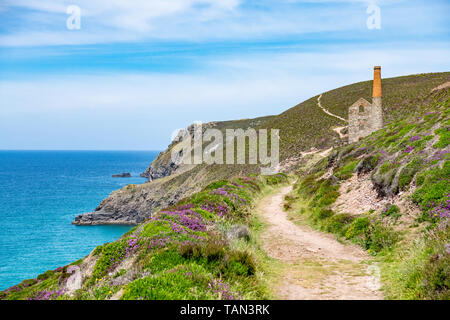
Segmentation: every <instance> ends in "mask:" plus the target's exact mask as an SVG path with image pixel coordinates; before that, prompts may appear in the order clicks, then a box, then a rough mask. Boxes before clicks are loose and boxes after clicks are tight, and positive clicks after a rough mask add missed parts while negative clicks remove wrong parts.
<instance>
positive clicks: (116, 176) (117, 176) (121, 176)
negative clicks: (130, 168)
mask: <svg viewBox="0 0 450 320" xmlns="http://www.w3.org/2000/svg"><path fill="white" fill-rule="evenodd" d="M112 177H113V178H130V177H131V174H130V173H129V172H124V173H119V174H113V175H112Z"/></svg>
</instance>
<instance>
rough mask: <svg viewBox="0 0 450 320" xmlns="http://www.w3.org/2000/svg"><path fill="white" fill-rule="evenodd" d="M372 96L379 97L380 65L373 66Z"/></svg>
mask: <svg viewBox="0 0 450 320" xmlns="http://www.w3.org/2000/svg"><path fill="white" fill-rule="evenodd" d="M372 97H373V98H377V97H380V98H381V67H380V66H376V67H374V68H373V90H372Z"/></svg>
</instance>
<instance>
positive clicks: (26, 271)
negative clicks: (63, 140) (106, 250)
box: [0, 151, 159, 290]
mask: <svg viewBox="0 0 450 320" xmlns="http://www.w3.org/2000/svg"><path fill="white" fill-rule="evenodd" d="M158 153H159V152H158V151H0V290H3V289H6V288H8V287H10V286H12V285H15V284H18V283H20V282H21V281H22V280H24V279H29V278H35V277H36V276H37V275H39V274H41V273H43V272H45V271H47V270H53V269H55V268H57V267H60V266H64V265H66V264H69V263H71V262H73V261H76V260H78V259H80V258H82V257H84V256H86V255H87V254H89V252H91V251H92V249H94V248H95V247H96V246H98V245H101V244H104V243H106V242H111V241H114V240H116V239H118V238H119V237H120V236H121V235H122V234H124V233H125V232H127V231H128V230H129V229H130V228H131V226H75V225H72V224H71V222H72V221H73V219H74V218H75V216H76V215H78V214H80V213H84V212H91V211H93V210H94V209H95V208H96V207H97V206H98V204H99V203H100V202H101V201H102V200H103V199H104V198H106V197H108V195H109V194H110V193H111V192H112V191H114V190H117V189H120V188H122V187H124V186H126V185H127V184H139V183H144V182H145V181H146V179H144V178H141V177H139V174H140V173H141V172H143V171H144V170H145V169H146V168H147V167H148V166H149V164H150V162H151V161H152V160H153V159H155V158H156V156H157V155H158ZM122 172H129V173H131V176H132V177H131V178H112V177H111V175H113V174H117V173H122Z"/></svg>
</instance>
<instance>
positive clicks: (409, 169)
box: [398, 159, 422, 190]
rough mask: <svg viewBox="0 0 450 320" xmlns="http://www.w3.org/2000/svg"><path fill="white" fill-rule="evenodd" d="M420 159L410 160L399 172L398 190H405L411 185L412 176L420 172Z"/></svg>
mask: <svg viewBox="0 0 450 320" xmlns="http://www.w3.org/2000/svg"><path fill="white" fill-rule="evenodd" d="M421 165H422V159H413V160H411V161H410V162H409V163H408V164H407V165H406V166H405V167H404V168H403V169H402V170H401V171H400V175H399V178H398V186H399V188H400V190H405V189H406V187H407V186H408V185H409V184H410V183H411V181H412V179H413V178H414V175H415V174H416V173H417V172H418V171H419V170H420V168H421Z"/></svg>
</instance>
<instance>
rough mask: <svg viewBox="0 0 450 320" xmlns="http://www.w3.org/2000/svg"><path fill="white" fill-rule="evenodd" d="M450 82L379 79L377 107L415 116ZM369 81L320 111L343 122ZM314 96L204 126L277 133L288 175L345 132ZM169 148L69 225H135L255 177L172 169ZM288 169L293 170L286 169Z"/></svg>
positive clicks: (326, 100)
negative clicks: (214, 186) (268, 112)
mask: <svg viewBox="0 0 450 320" xmlns="http://www.w3.org/2000/svg"><path fill="white" fill-rule="evenodd" d="M449 80H450V72H444V73H429V74H418V75H411V76H405V77H396V78H390V79H383V92H384V93H385V94H384V97H383V107H384V111H385V120H386V123H391V122H392V121H395V120H397V119H400V118H402V117H403V116H404V115H405V114H411V113H414V112H416V111H417V108H418V105H419V104H418V103H417V102H418V101H421V100H422V99H424V98H425V97H426V96H427V95H429V93H430V91H431V90H432V89H433V88H435V87H437V86H439V85H441V84H442V83H444V82H446V81H449ZM371 86H372V81H365V82H360V83H355V84H352V85H348V86H344V87H341V88H338V89H335V90H332V91H329V92H326V93H323V95H322V105H323V106H325V107H326V108H327V109H328V110H330V111H331V112H333V113H335V114H337V115H339V116H342V117H344V118H346V117H347V108H348V107H349V106H350V105H351V104H352V103H353V102H355V101H356V100H357V99H358V98H360V97H364V98H366V99H368V100H369V101H370V95H371ZM317 98H318V96H315V97H312V98H310V99H308V100H306V101H304V102H302V103H300V104H298V105H297V106H295V107H293V108H291V109H289V110H287V111H285V112H283V113H281V114H279V115H277V116H269V117H263V118H257V119H244V120H236V121H224V122H215V123H209V124H205V127H213V128H218V129H220V130H222V131H224V130H225V129H227V128H230V129H233V128H243V129H246V128H255V129H272V128H273V129H280V161H281V169H282V171H289V170H292V169H293V168H294V167H295V164H296V163H297V162H298V161H299V160H301V158H302V153H304V152H309V151H310V150H315V149H318V150H320V149H322V150H323V149H328V148H330V147H332V146H335V145H339V144H342V143H344V142H345V141H343V140H341V138H340V136H339V134H338V133H337V132H336V131H335V130H333V129H335V128H337V127H342V126H345V125H346V123H343V121H341V120H339V119H337V118H335V117H333V116H330V115H328V114H326V113H324V112H323V110H322V109H320V108H319V107H318V105H317ZM173 146H174V144H171V145H169V147H168V149H167V150H165V151H164V152H162V153H161V154H160V155H159V156H158V158H157V159H155V161H154V162H153V163H152V164H151V166H150V167H149V169H147V170H146V171H145V172H144V173H143V175H144V176H146V177H148V178H149V179H150V180H152V181H149V182H148V183H145V184H142V185H136V186H135V185H130V186H127V187H125V188H123V189H121V190H118V191H115V192H113V193H111V195H110V196H109V197H108V198H107V199H105V200H104V201H102V202H101V203H100V205H99V206H98V207H97V208H96V209H95V211H94V212H93V213H88V214H84V215H80V216H78V217H76V219H75V220H74V223H75V224H82V225H91V224H136V223H139V222H141V221H143V220H145V219H146V218H148V217H150V216H151V214H152V213H153V212H156V211H157V210H158V208H162V207H165V206H168V205H171V204H174V203H175V202H176V201H178V200H180V199H182V198H183V197H187V196H189V195H191V194H193V193H194V192H198V191H200V190H201V189H202V188H203V187H205V186H206V185H207V184H208V183H210V182H212V181H215V180H220V179H226V178H229V177H232V176H235V175H239V174H251V173H259V172H260V170H259V167H258V166H257V165H206V164H202V165H196V166H193V165H192V166H181V167H179V166H177V165H175V164H174V163H172V160H171V157H170V155H171V150H172V147H173ZM289 164H294V167H292V166H291V165H289Z"/></svg>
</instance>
